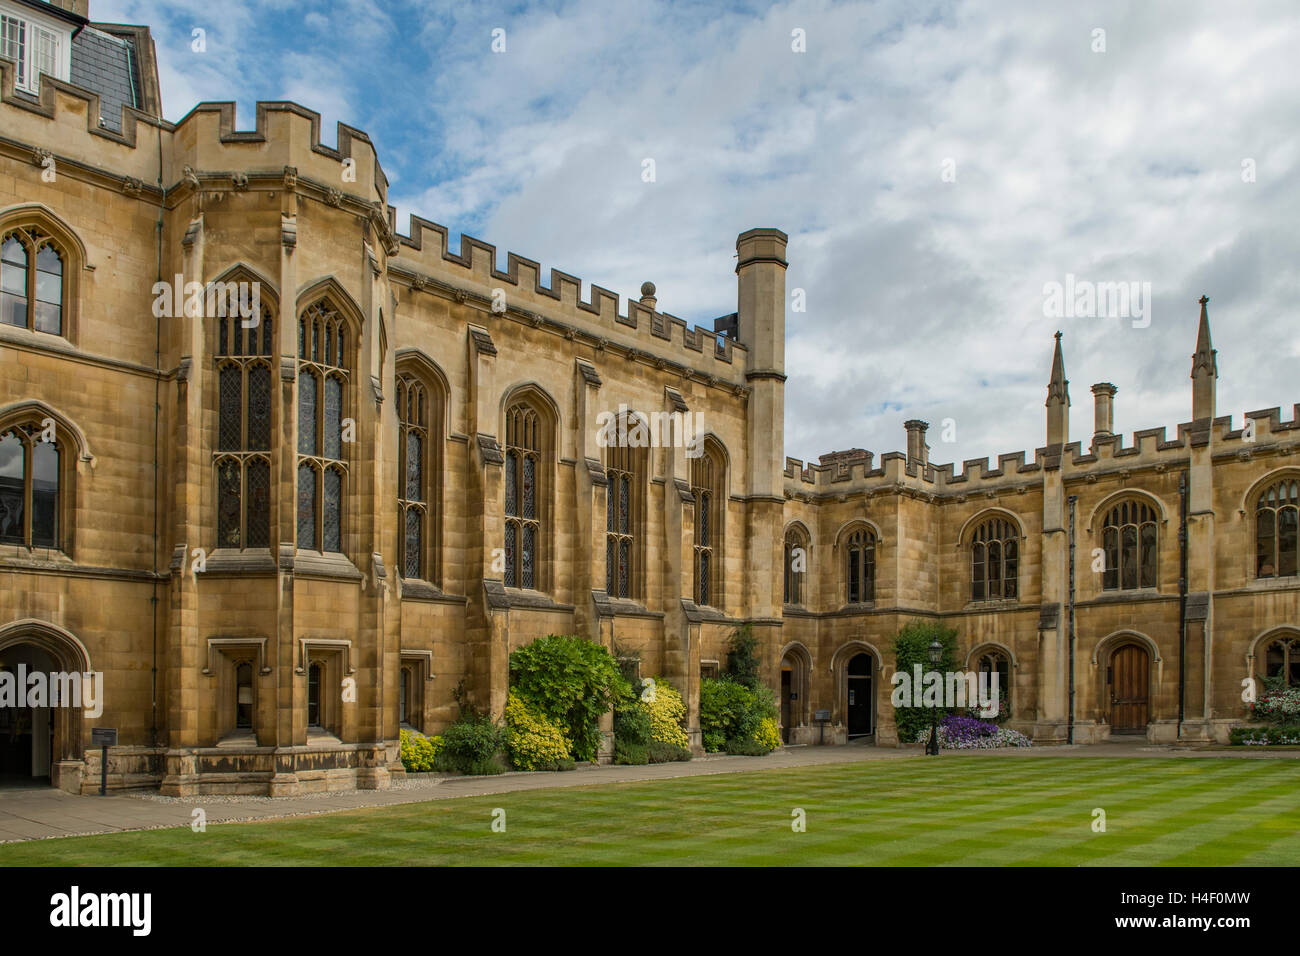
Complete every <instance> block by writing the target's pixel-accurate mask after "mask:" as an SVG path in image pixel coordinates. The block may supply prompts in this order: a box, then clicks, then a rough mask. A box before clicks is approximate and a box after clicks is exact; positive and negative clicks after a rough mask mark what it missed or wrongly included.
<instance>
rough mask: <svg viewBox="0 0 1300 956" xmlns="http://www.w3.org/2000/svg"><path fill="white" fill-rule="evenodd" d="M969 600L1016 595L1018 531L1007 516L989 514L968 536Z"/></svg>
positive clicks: (1018, 557)
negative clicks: (991, 516)
mask: <svg viewBox="0 0 1300 956" xmlns="http://www.w3.org/2000/svg"><path fill="white" fill-rule="evenodd" d="M970 557H971V600H972V601H1014V600H1015V599H1016V597H1017V596H1018V595H1019V593H1020V592H1019V587H1018V585H1019V583H1020V535H1019V531H1018V529H1017V528H1016V526H1015V525H1014V524H1013V523H1012V522H1010V521H1008V520H1007V519H1006V518H989V519H987V520H985V521H983V522H982V523H981V524H980V525H979V526H978V527H976V528H975V531H974V533H973V534H972V535H971V540H970Z"/></svg>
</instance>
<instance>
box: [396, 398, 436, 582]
mask: <svg viewBox="0 0 1300 956" xmlns="http://www.w3.org/2000/svg"><path fill="white" fill-rule="evenodd" d="M428 401H429V398H428V395H427V393H426V391H425V388H424V385H423V383H421V382H420V381H419V380H418V379H416V378H414V377H411V376H407V375H399V376H398V379H397V415H398V422H399V437H398V442H397V449H398V455H399V459H400V460H399V462H398V488H397V512H398V523H397V529H398V534H399V535H400V537H401V541H400V543H399V553H400V554H401V555H402V564H401V573H402V575H403V576H404V577H408V578H425V579H430V580H431V579H432V578H433V574H432V568H431V567H430V563H431V562H430V558H429V556H428V554H427V552H428V547H427V542H428V540H429V538H430V537H431V536H432V531H431V528H432V521H433V516H432V513H431V510H430V509H431V507H432V498H431V496H430V493H429V489H428V487H427V485H426V481H427V478H426V476H427V475H428V473H429V468H428V467H427V464H428V462H427V456H428V455H429V453H430V445H429V410H428Z"/></svg>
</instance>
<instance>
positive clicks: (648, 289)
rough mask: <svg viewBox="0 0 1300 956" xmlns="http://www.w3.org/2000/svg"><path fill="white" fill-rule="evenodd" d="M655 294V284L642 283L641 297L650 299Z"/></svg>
mask: <svg viewBox="0 0 1300 956" xmlns="http://www.w3.org/2000/svg"><path fill="white" fill-rule="evenodd" d="M654 294H655V284H654V283H653V282H642V283H641V295H642V296H645V297H649V296H652V295H654Z"/></svg>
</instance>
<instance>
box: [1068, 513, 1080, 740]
mask: <svg viewBox="0 0 1300 956" xmlns="http://www.w3.org/2000/svg"><path fill="white" fill-rule="evenodd" d="M1067 500H1068V501H1069V504H1070V595H1069V606H1068V615H1069V618H1068V619H1069V630H1068V633H1067V639H1068V641H1069V644H1070V710H1069V716H1068V717H1067V719H1066V725H1065V742H1066V743H1067V744H1073V743H1074V505H1075V502H1077V501H1078V500H1079V496H1078V495H1070V497H1069V498H1068V499H1067Z"/></svg>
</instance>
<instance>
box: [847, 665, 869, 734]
mask: <svg viewBox="0 0 1300 956" xmlns="http://www.w3.org/2000/svg"><path fill="white" fill-rule="evenodd" d="M871 671H872V659H871V655H869V654H858V655H857V656H855V657H854V658H853V660H851V661H849V673H848V685H849V686H848V691H849V699H848V725H849V726H848V732H849V736H850V737H865V736H866V735H868V734H870V733H871V732H872V730H873V728H872V726H871V721H872V718H873V717H874V715H875V707H874V702H873V701H872V694H871Z"/></svg>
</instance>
